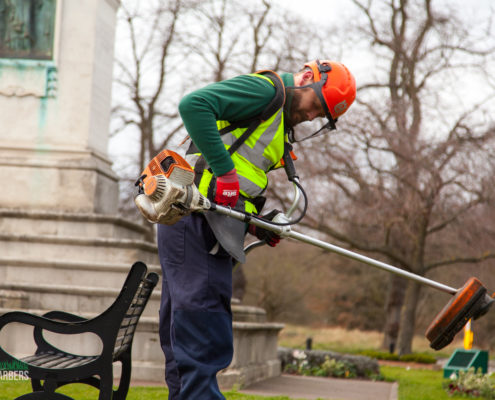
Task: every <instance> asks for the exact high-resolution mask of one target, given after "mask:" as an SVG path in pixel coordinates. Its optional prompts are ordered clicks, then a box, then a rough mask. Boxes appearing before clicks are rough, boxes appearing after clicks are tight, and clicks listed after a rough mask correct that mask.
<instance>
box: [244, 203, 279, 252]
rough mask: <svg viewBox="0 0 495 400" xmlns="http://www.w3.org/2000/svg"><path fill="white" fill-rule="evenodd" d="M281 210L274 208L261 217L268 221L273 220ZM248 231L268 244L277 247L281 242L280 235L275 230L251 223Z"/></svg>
mask: <svg viewBox="0 0 495 400" xmlns="http://www.w3.org/2000/svg"><path fill="white" fill-rule="evenodd" d="M280 212H281V211H278V210H272V211H270V212H269V213H268V214H265V215H262V216H261V218H263V219H264V220H267V221H272V220H273V218H275V216H276V215H277V214H280ZM248 231H249V233H250V234H251V235H254V236H256V237H257V238H258V239H259V240H264V241H265V242H266V244H267V245H268V246H271V247H275V246H276V245H277V244H278V243H279V242H280V239H281V238H280V236H279V235H277V234H276V233H275V232H272V231H269V230H268V229H265V228H260V227H259V226H256V225H249V228H248Z"/></svg>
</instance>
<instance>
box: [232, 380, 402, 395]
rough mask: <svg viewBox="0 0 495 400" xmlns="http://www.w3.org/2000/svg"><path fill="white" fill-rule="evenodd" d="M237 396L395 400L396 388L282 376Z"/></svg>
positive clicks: (353, 381)
mask: <svg viewBox="0 0 495 400" xmlns="http://www.w3.org/2000/svg"><path fill="white" fill-rule="evenodd" d="M239 392H240V393H245V394H256V395H261V396H288V397H289V398H291V399H305V400H306V399H307V400H312V399H331V400H397V398H398V393H397V392H398V385H397V383H389V382H372V381H360V380H356V379H332V378H318V377H313V376H311V377H310V376H294V375H282V376H278V377H275V378H270V379H266V380H264V381H261V382H257V383H254V384H253V385H251V386H249V387H247V388H245V389H242V390H240V391H239Z"/></svg>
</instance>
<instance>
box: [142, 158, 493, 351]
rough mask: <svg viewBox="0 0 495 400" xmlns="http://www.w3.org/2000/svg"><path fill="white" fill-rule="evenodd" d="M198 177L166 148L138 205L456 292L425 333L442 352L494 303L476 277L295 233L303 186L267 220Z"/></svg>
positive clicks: (145, 177) (165, 217) (147, 211)
mask: <svg viewBox="0 0 495 400" xmlns="http://www.w3.org/2000/svg"><path fill="white" fill-rule="evenodd" d="M194 176H195V175H194V170H193V169H192V168H191V166H190V165H189V164H188V163H187V162H186V161H185V160H184V159H183V158H182V157H181V156H180V155H179V154H177V153H175V152H173V151H170V150H163V151H162V152H161V153H160V154H158V155H157V156H156V157H155V158H153V159H152V160H151V161H150V163H149V164H148V166H147V167H146V168H145V170H144V171H143V173H142V174H141V177H140V178H139V179H138V181H137V182H136V186H137V187H138V194H137V196H136V197H135V203H136V206H137V207H138V209H139V210H140V211H141V213H142V214H143V216H144V217H145V218H146V219H147V220H148V221H150V222H152V223H161V224H166V225H172V224H175V223H176V222H177V221H179V220H180V219H181V218H182V217H184V216H186V215H188V214H190V213H191V212H203V213H205V212H215V213H219V214H222V215H225V216H228V217H231V218H235V219H237V220H240V221H243V222H245V223H249V224H254V225H256V226H258V227H261V228H264V229H268V230H270V231H272V232H275V233H276V234H278V235H279V236H280V237H282V238H292V239H296V240H299V241H301V242H303V243H308V244H311V245H313V246H317V247H319V248H321V249H324V250H327V251H330V252H332V253H336V254H340V255H342V256H344V257H347V258H350V259H353V260H356V261H360V262H362V263H365V264H368V265H371V266H372V267H375V268H379V269H381V270H384V271H388V272H391V273H393V274H396V275H399V276H401V277H403V278H407V279H410V280H412V281H415V282H418V283H420V284H423V285H427V286H430V287H432V288H434V289H437V290H440V291H443V292H445V293H448V294H451V295H452V296H453V297H452V298H451V300H450V301H449V302H448V303H447V304H446V305H445V307H444V308H443V309H442V310H441V311H440V313H438V315H437V316H436V317H435V318H434V320H433V322H432V323H431V324H430V326H429V327H428V329H427V331H426V337H427V338H428V340H429V341H430V346H431V347H432V348H433V349H435V350H440V349H442V348H443V347H445V346H447V345H448V344H449V343H451V342H452V340H453V339H454V336H455V335H456V334H457V333H458V332H459V331H460V330H461V329H462V328H463V327H464V325H465V324H466V323H467V321H469V319H471V318H472V319H477V318H479V317H481V316H482V315H484V314H485V313H486V312H487V311H488V309H489V308H490V306H491V305H492V303H493V302H494V298H493V296H490V295H489V294H488V293H487V289H486V288H485V287H484V286H483V285H482V284H481V282H480V281H479V280H478V279H476V278H474V277H472V278H470V279H469V280H468V281H467V282H466V283H465V284H464V285H463V286H462V287H461V288H459V289H456V288H453V287H450V286H447V285H445V284H443V283H440V282H437V281H434V280H432V279H428V278H425V277H423V276H420V275H417V274H414V273H412V272H409V271H406V270H403V269H400V268H397V267H394V266H392V265H389V264H386V263H384V262H381V261H378V260H375V259H373V258H370V257H367V256H364V255H361V254H358V253H355V252H352V251H350V250H347V249H344V248H341V247H338V246H336V245H333V244H330V243H327V242H324V241H322V240H319V239H316V238H313V237H310V236H308V235H305V234H302V233H299V232H295V231H293V230H292V229H291V225H292V224H294V221H291V220H290V219H289V217H290V215H291V214H292V213H293V212H294V210H295V208H296V203H297V200H298V198H299V194H298V190H296V193H297V195H296V198H297V200H295V202H294V203H293V205H292V207H291V208H290V209H289V211H288V212H287V214H283V213H279V214H278V215H277V216H276V217H275V218H273V220H272V221H266V220H263V219H262V218H260V217H259V216H257V215H254V214H250V213H247V212H244V211H238V210H234V209H232V208H230V207H224V206H221V205H218V204H215V203H213V202H211V201H210V200H208V199H207V198H206V197H204V196H203V195H202V194H201V193H200V192H199V190H198V189H197V188H196V186H195V185H194ZM290 180H291V179H290ZM292 181H293V182H294V183H295V185H296V186H297V187H298V188H300V185H299V184H298V182H297V179H294V177H292ZM303 194H304V192H303ZM299 219H300V218H299ZM258 245H260V242H256V243H254V244H252V245H251V246H248V248H246V249H247V250H248V251H249V250H250V249H252V248H254V247H256V246H258ZM494 295H495V294H494Z"/></svg>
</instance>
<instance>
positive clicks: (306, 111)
mask: <svg viewBox="0 0 495 400" xmlns="http://www.w3.org/2000/svg"><path fill="white" fill-rule="evenodd" d="M289 90H291V92H292V96H293V97H292V104H291V107H290V110H289V115H288V122H289V124H290V125H291V126H296V125H297V124H300V123H301V122H305V121H312V120H313V119H315V118H318V117H324V116H325V111H324V110H323V107H322V105H321V103H320V100H319V99H318V96H317V95H316V93H315V91H314V90H313V89H311V88H303V89H289Z"/></svg>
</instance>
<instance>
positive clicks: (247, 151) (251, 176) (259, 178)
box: [199, 74, 285, 212]
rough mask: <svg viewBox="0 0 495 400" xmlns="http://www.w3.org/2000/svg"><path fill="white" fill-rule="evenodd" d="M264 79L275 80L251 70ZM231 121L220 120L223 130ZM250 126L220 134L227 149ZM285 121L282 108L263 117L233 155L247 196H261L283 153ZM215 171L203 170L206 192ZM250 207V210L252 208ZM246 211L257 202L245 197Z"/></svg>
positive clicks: (252, 209)
mask: <svg viewBox="0 0 495 400" xmlns="http://www.w3.org/2000/svg"><path fill="white" fill-rule="evenodd" d="M249 75H250V76H255V77H258V78H261V79H265V80H266V81H268V82H270V84H272V85H273V82H272V81H271V80H270V79H269V78H267V77H265V76H263V75H260V74H249ZM229 125H230V123H229V122H228V121H217V128H218V129H219V130H220V129H222V128H224V127H226V126H229ZM246 129H247V128H237V129H234V130H233V131H231V132H228V133H226V134H224V135H222V136H221V139H222V141H223V143H224V145H225V148H226V149H227V150H228V149H229V148H230V146H231V145H232V144H233V143H234V142H235V141H236V140H237V138H239V137H240V136H241V135H242V134H243V132H244V131H245V130H246ZM284 137H285V135H284V124H283V109H282V108H281V109H279V110H278V111H276V112H275V113H274V114H273V115H272V116H271V117H270V118H269V119H268V120H266V121H262V122H261V123H260V125H259V126H258V127H257V128H256V129H255V130H254V132H253V133H251V135H250V136H249V137H248V138H247V139H246V141H244V143H242V145H241V146H240V147H239V148H238V149H237V151H236V152H235V153H234V154H232V155H231V158H232V161H233V162H234V166H235V168H236V170H237V176H238V178H239V186H240V192H241V194H242V195H243V196H244V197H246V198H248V199H249V198H254V197H257V196H259V195H260V194H261V193H263V191H264V190H265V188H266V186H267V184H268V178H267V176H266V173H267V172H268V171H269V170H270V169H271V168H272V167H273V166H274V165H276V164H277V163H278V162H279V161H280V159H281V158H282V156H283V153H284V142H285V139H284ZM212 176H213V175H212V174H211V173H210V172H209V171H208V170H206V169H205V170H204V172H203V176H202V177H201V181H200V184H199V191H200V192H201V193H202V194H203V195H207V193H208V186H209V184H210V181H211V178H212ZM248 208H249V209H251V210H249V209H248ZM246 211H248V212H253V211H255V209H254V206H252V204H251V203H250V202H248V201H246Z"/></svg>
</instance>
